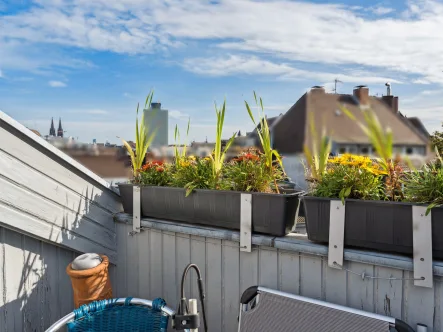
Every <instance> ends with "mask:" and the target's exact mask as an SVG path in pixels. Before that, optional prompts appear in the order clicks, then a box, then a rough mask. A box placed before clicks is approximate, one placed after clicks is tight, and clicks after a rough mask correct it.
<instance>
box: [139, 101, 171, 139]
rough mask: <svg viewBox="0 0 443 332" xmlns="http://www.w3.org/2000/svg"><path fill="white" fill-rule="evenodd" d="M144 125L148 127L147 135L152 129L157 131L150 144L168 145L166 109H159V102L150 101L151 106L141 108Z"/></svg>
mask: <svg viewBox="0 0 443 332" xmlns="http://www.w3.org/2000/svg"><path fill="white" fill-rule="evenodd" d="M143 112H144V114H145V125H146V127H147V128H148V136H149V135H151V133H152V132H153V130H154V129H157V133H156V135H155V137H154V139H153V140H152V143H151V145H152V146H165V145H168V128H169V127H168V111H167V110H164V109H161V103H151V107H150V108H148V109H145V110H143Z"/></svg>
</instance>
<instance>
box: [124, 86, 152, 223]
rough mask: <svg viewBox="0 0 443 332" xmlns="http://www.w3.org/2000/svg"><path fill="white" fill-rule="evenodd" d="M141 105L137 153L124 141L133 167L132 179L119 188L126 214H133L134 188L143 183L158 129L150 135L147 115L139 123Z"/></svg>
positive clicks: (150, 95) (137, 116)
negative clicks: (146, 121) (142, 177)
mask: <svg viewBox="0 0 443 332" xmlns="http://www.w3.org/2000/svg"><path fill="white" fill-rule="evenodd" d="M153 95H154V93H153V92H152V91H150V92H149V94H148V96H147V97H146V101H145V107H144V108H147V107H148V106H150V105H151V102H152V97H153ZM138 112H139V104H137V112H136V118H135V151H134V149H133V148H132V146H131V145H130V144H129V143H128V142H127V141H125V140H124V139H122V141H123V145H124V146H125V148H126V150H127V152H128V154H129V157H130V159H131V167H132V176H133V177H132V179H131V180H130V181H129V182H127V183H119V184H118V188H119V191H120V197H121V200H122V205H123V210H124V212H126V213H129V214H132V213H133V186H134V185H139V184H140V182H141V179H140V171H141V168H142V166H143V163H144V162H145V157H146V152H147V151H148V148H149V146H150V144H151V142H152V140H153V139H154V137H155V134H156V129H154V130H153V131H152V133H149V130H148V129H149V128H148V127H147V126H146V123H145V114H144V112H142V116H141V120H140V122H139V114H138Z"/></svg>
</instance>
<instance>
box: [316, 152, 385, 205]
mask: <svg viewBox="0 0 443 332" xmlns="http://www.w3.org/2000/svg"><path fill="white" fill-rule="evenodd" d="M384 174H385V172H384V171H383V170H382V169H380V166H379V165H378V164H377V163H374V162H372V160H371V159H369V158H367V157H362V156H356V155H349V154H345V155H343V156H340V157H335V158H331V159H329V161H328V164H327V171H325V172H324V173H323V174H322V176H321V177H320V179H319V181H317V182H316V183H315V186H314V191H313V193H312V194H313V196H317V197H329V198H340V199H341V200H342V202H344V200H345V199H346V198H351V199H366V200H380V199H383V198H384V187H383V179H382V176H383V175H384Z"/></svg>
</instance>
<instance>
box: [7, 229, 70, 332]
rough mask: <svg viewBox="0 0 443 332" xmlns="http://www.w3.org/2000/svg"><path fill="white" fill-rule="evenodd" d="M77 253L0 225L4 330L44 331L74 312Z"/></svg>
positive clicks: (13, 331) (9, 331)
mask: <svg viewBox="0 0 443 332" xmlns="http://www.w3.org/2000/svg"><path fill="white" fill-rule="evenodd" d="M75 255H76V253H75V252H74V251H72V250H67V249H64V248H61V247H58V246H54V245H52V244H50V243H47V242H43V241H40V240H37V239H35V238H32V237H28V236H26V235H23V234H20V233H17V232H14V231H11V230H9V229H5V228H3V227H0V331H2V332H16V331H17V332H18V331H44V330H45V328H48V327H49V326H50V325H51V324H52V323H53V322H55V321H56V320H57V319H59V318H60V317H62V316H63V315H65V314H67V313H68V312H69V311H72V309H73V306H74V303H73V298H72V288H71V282H70V280H69V277H68V276H67V274H66V272H65V270H66V266H67V265H68V264H69V263H70V262H71V261H72V260H73V259H74V257H75Z"/></svg>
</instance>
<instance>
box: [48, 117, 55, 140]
mask: <svg viewBox="0 0 443 332" xmlns="http://www.w3.org/2000/svg"><path fill="white" fill-rule="evenodd" d="M49 136H55V127H54V118H52V119H51V128H50V129H49Z"/></svg>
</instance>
